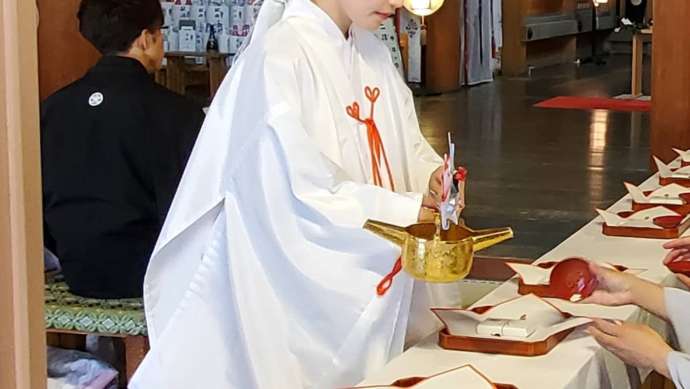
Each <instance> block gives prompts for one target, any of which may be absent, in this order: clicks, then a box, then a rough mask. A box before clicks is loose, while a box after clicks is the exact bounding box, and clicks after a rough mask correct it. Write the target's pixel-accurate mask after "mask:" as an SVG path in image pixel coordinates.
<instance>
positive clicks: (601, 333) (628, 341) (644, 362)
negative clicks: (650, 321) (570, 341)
mask: <svg viewBox="0 0 690 389" xmlns="http://www.w3.org/2000/svg"><path fill="white" fill-rule="evenodd" d="M587 332H588V333H589V334H590V335H592V336H593V337H594V339H595V340H596V341H597V342H598V343H599V344H600V345H601V346H602V347H604V348H605V349H607V350H609V351H610V352H612V353H613V354H614V355H616V356H617V357H618V358H620V359H621V360H622V361H623V362H625V363H626V364H628V365H632V366H635V367H641V368H652V369H654V370H656V371H657V372H658V373H659V374H662V375H664V376H666V377H668V376H669V372H668V366H667V364H666V359H667V358H668V353H669V352H671V351H673V349H672V348H671V347H669V345H668V344H666V342H665V341H664V340H663V339H662V338H661V336H659V334H657V333H656V332H655V331H654V330H652V329H651V328H649V327H647V326H644V325H639V324H627V323H621V324H618V323H613V322H610V321H606V320H600V319H595V320H594V323H593V324H592V325H591V326H590V327H589V328H587Z"/></svg>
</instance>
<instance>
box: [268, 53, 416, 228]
mask: <svg viewBox="0 0 690 389" xmlns="http://www.w3.org/2000/svg"><path fill="white" fill-rule="evenodd" d="M281 57H282V56H267V57H266V58H265V64H264V69H265V71H264V78H265V88H266V89H265V94H266V99H267V100H268V101H267V104H268V113H267V116H266V121H267V124H268V127H269V128H271V130H272V131H274V132H275V134H276V136H277V137H278V139H279V142H280V144H281V146H282V147H283V152H284V153H285V156H284V157H285V160H286V161H288V164H289V166H288V169H289V171H290V177H291V181H292V188H293V191H294V193H295V195H296V196H297V197H298V198H300V200H302V201H304V202H305V203H307V204H309V205H311V206H313V207H314V208H316V209H318V210H319V211H320V212H321V213H323V214H324V215H325V216H326V217H328V218H329V219H330V220H331V221H332V222H334V223H336V224H341V225H348V226H355V225H357V226H361V225H362V224H363V223H364V222H365V221H366V220H367V219H375V220H379V221H383V222H387V223H390V224H394V225H399V226H407V225H409V224H413V223H415V222H416V221H417V219H418V216H419V210H420V207H421V196H419V195H417V196H410V195H407V194H398V193H395V192H392V191H390V190H388V189H384V188H380V187H377V186H374V185H370V184H367V183H360V182H355V181H352V180H351V178H350V177H348V175H347V174H346V173H345V172H344V170H343V169H341V168H340V167H339V166H338V165H337V164H336V163H334V162H333V161H332V160H330V159H329V158H328V157H327V156H326V155H325V153H323V152H321V150H320V147H319V145H318V144H317V143H316V142H315V141H314V140H313V139H312V138H311V137H309V136H308V131H306V129H305V128H304V122H303V120H302V119H301V117H302V116H301V115H302V105H303V104H304V105H308V104H309V102H303V101H301V97H300V93H299V91H300V90H301V87H300V73H303V72H304V71H305V68H306V67H308V65H307V64H304V63H299V62H297V63H296V61H294V60H293V61H286V60H285V59H284V58H281ZM328 130H329V129H328V127H327V126H324V128H322V129H320V131H328Z"/></svg>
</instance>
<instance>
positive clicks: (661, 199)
mask: <svg viewBox="0 0 690 389" xmlns="http://www.w3.org/2000/svg"><path fill="white" fill-rule="evenodd" d="M625 187H626V188H627V189H628V193H630V197H632V199H633V201H634V202H636V203H638V204H657V205H683V204H685V201H684V200H683V199H682V198H681V197H680V195H682V194H686V193H690V188H686V187H684V186H681V185H678V184H671V185H666V186H664V187H661V188H659V189H657V190H655V191H653V192H652V193H650V194H648V195H645V193H644V192H643V191H642V189H640V188H639V187H637V186H635V185H632V184H629V183H627V182H626V183H625Z"/></svg>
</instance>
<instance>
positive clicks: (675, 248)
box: [664, 237, 690, 265]
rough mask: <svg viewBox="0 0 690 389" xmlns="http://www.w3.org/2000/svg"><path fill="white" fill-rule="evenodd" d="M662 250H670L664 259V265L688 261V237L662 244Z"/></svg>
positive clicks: (689, 257) (689, 245) (689, 246)
mask: <svg viewBox="0 0 690 389" xmlns="http://www.w3.org/2000/svg"><path fill="white" fill-rule="evenodd" d="M664 248H665V249H667V250H671V251H670V252H669V253H668V254H667V255H666V258H664V265H668V264H669V263H671V262H679V261H688V260H690V237H688V238H680V239H676V240H673V241H671V242H668V243H666V244H664Z"/></svg>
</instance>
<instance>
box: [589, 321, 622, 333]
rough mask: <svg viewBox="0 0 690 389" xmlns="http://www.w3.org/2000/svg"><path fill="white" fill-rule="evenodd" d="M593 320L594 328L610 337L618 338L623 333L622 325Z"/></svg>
mask: <svg viewBox="0 0 690 389" xmlns="http://www.w3.org/2000/svg"><path fill="white" fill-rule="evenodd" d="M593 320H594V327H596V328H597V329H598V330H600V331H601V332H603V333H605V334H607V335H611V336H620V335H621V334H622V333H623V329H624V327H623V325H622V324H619V323H614V322H612V321H609V320H602V319H593Z"/></svg>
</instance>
